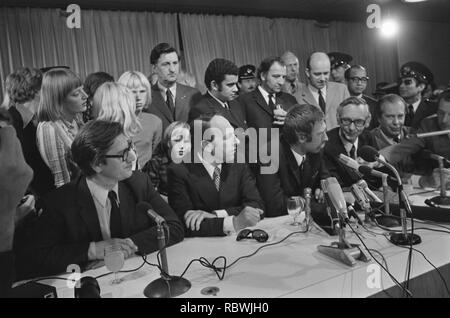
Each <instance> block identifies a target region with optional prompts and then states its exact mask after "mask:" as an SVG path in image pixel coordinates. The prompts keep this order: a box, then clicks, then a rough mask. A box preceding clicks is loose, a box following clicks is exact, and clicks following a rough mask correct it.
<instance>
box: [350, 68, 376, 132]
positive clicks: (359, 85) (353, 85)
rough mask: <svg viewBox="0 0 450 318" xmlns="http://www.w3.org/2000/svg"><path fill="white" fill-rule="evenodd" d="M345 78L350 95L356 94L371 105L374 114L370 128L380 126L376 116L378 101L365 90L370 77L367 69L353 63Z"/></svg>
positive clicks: (370, 108)
mask: <svg viewBox="0 0 450 318" xmlns="http://www.w3.org/2000/svg"><path fill="white" fill-rule="evenodd" d="M345 79H346V81H347V88H348V91H349V93H350V96H355V97H359V98H362V99H364V100H365V101H366V103H367V105H368V106H369V111H370V114H371V116H372V119H371V121H370V124H369V127H368V130H371V129H373V128H375V127H376V126H378V121H377V117H376V116H375V109H376V106H377V103H378V101H377V100H376V99H375V98H373V97H370V96H368V95H366V94H364V91H365V90H366V88H367V83H368V82H369V80H370V78H369V76H367V71H366V69H365V68H364V67H363V66H361V65H352V66H351V67H350V68H349V69H348V70H346V71H345Z"/></svg>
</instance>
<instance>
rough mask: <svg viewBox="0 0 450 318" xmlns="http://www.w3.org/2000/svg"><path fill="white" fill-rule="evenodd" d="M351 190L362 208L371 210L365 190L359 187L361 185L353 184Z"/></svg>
mask: <svg viewBox="0 0 450 318" xmlns="http://www.w3.org/2000/svg"><path fill="white" fill-rule="evenodd" d="M350 191H351V192H352V194H353V196H354V197H355V200H356V202H358V204H359V206H360V207H361V209H363V210H364V211H366V212H367V211H369V210H370V203H369V199H368V198H367V196H366V194H365V193H364V191H363V190H362V189H361V188H360V187H359V185H358V184H352V186H351V187H350Z"/></svg>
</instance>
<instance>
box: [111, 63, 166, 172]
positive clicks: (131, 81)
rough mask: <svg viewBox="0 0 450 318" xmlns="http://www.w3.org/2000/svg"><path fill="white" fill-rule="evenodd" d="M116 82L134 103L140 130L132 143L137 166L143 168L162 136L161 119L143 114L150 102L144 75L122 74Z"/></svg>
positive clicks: (134, 73) (148, 85)
mask: <svg viewBox="0 0 450 318" xmlns="http://www.w3.org/2000/svg"><path fill="white" fill-rule="evenodd" d="M117 82H118V83H119V84H122V85H124V86H126V87H128V88H129V89H130V90H131V92H132V93H133V95H134V98H135V101H136V116H137V117H138V119H139V121H140V123H141V127H142V129H141V130H140V131H139V132H138V133H137V134H136V136H134V138H133V141H134V143H135V146H136V150H137V153H138V157H139V165H140V166H141V167H144V166H145V165H146V164H147V163H148V162H149V161H150V159H151V158H152V156H153V153H154V152H155V149H156V147H157V146H158V144H159V143H160V141H161V135H162V121H161V119H160V118H159V117H158V116H156V115H153V114H149V113H144V112H143V110H144V109H148V108H149V107H150V104H151V102H152V94H151V86H150V83H149V81H148V79H147V78H146V77H145V75H144V74H142V73H141V72H136V71H133V72H129V71H128V72H125V73H123V74H122V75H121V76H120V78H119V80H118V81H117Z"/></svg>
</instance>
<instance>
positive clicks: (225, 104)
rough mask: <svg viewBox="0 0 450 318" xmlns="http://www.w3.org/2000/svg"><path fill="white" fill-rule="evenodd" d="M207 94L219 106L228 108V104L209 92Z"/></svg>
mask: <svg viewBox="0 0 450 318" xmlns="http://www.w3.org/2000/svg"><path fill="white" fill-rule="evenodd" d="M208 94H209V95H210V96H211V97H212V98H214V99H215V100H216V101H217V102H218V103H219V104H220V105H222V107H223V108H228V104H227V103H225V102H222V101H221V100H220V99H218V98H217V97H216V96H214V95H213V94H212V93H211V92H210V91H209V90H208Z"/></svg>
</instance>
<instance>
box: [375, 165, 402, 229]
mask: <svg viewBox="0 0 450 318" xmlns="http://www.w3.org/2000/svg"><path fill="white" fill-rule="evenodd" d="M387 178H388V175H387V174H386V173H383V174H382V176H381V184H382V186H383V201H384V214H382V215H378V216H375V219H376V220H377V223H378V224H380V225H381V226H384V227H397V226H399V225H400V222H399V221H398V220H397V219H396V218H395V217H394V216H393V215H392V214H391V209H390V206H389V192H388V183H387ZM400 180H401V179H400ZM397 182H398V181H397Z"/></svg>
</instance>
